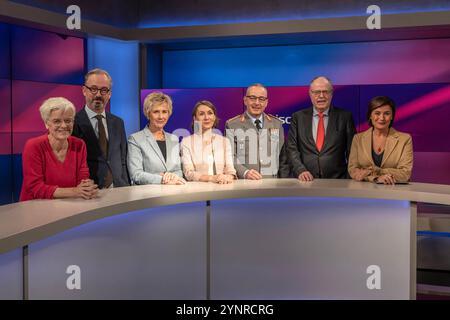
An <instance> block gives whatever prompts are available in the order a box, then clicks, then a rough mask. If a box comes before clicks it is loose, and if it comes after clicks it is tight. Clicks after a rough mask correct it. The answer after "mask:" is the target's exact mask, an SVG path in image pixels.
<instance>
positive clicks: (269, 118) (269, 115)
mask: <svg viewBox="0 0 450 320" xmlns="http://www.w3.org/2000/svg"><path fill="white" fill-rule="evenodd" d="M266 119H267V120H268V121H272V120H273V119H276V120H278V121H281V120H280V119H278V118H277V117H275V116H274V115H271V114H268V113H266Z"/></svg>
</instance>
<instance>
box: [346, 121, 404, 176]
mask: <svg viewBox="0 0 450 320" xmlns="http://www.w3.org/2000/svg"><path fill="white" fill-rule="evenodd" d="M372 131H373V129H372V128H370V129H368V130H366V131H364V132H361V133H358V134H357V135H355V137H354V138H353V142H352V147H351V150H350V157H349V162H348V173H349V174H350V176H351V177H352V178H354V176H355V171H356V169H357V168H360V169H363V168H370V169H371V170H372V172H371V173H370V175H369V176H367V177H366V178H365V179H364V180H366V181H371V182H372V181H374V180H375V178H377V177H379V176H381V175H384V174H392V175H393V176H394V178H395V180H396V181H398V182H407V181H409V179H410V178H411V171H412V167H413V147H412V139H411V135H409V134H407V133H402V132H398V131H397V130H395V129H394V128H391V129H390V130H389V134H388V136H387V140H386V146H385V148H384V155H383V160H382V162H381V167H376V166H375V163H374V162H373V159H372V150H371V148H372Z"/></svg>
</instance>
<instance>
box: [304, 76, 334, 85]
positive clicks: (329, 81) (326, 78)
mask: <svg viewBox="0 0 450 320" xmlns="http://www.w3.org/2000/svg"><path fill="white" fill-rule="evenodd" d="M319 78H324V79H325V80H327V81H328V83H329V84H330V86H331V88H333V83H332V82H331V80H330V79H329V78H328V77H325V76H317V77H315V78H314V79H312V80H311V82H310V83H309V86H310V87H311V85H312V84H313V82H314V81H316V80H317V79H319Z"/></svg>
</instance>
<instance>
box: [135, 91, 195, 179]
mask: <svg viewBox="0 0 450 320" xmlns="http://www.w3.org/2000/svg"><path fill="white" fill-rule="evenodd" d="M144 114H145V115H146V117H147V119H148V120H149V123H148V125H147V126H146V127H145V128H144V129H143V130H141V131H139V132H136V133H133V134H132V135H131V136H130V137H129V138H128V171H129V173H130V177H131V181H132V183H133V184H184V183H185V182H186V181H185V180H184V179H183V173H182V171H181V161H180V147H179V143H178V137H177V136H175V135H173V134H170V133H168V132H165V131H164V126H165V125H166V123H167V121H168V120H169V117H170V115H171V114H172V99H170V97H169V96H168V95H166V94H164V93H162V92H153V93H150V94H149V95H148V96H147V97H146V98H145V100H144Z"/></svg>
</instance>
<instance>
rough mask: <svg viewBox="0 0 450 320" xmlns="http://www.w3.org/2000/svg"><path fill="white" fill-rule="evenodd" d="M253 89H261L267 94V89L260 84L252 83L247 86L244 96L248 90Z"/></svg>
mask: <svg viewBox="0 0 450 320" xmlns="http://www.w3.org/2000/svg"><path fill="white" fill-rule="evenodd" d="M253 87H260V88H263V89H264V90H266V93H267V92H268V91H267V88H266V87H265V86H264V85H263V84H261V83H252V84H251V85H249V86H248V87H247V90H245V95H247V92H248V89H250V88H253Z"/></svg>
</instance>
